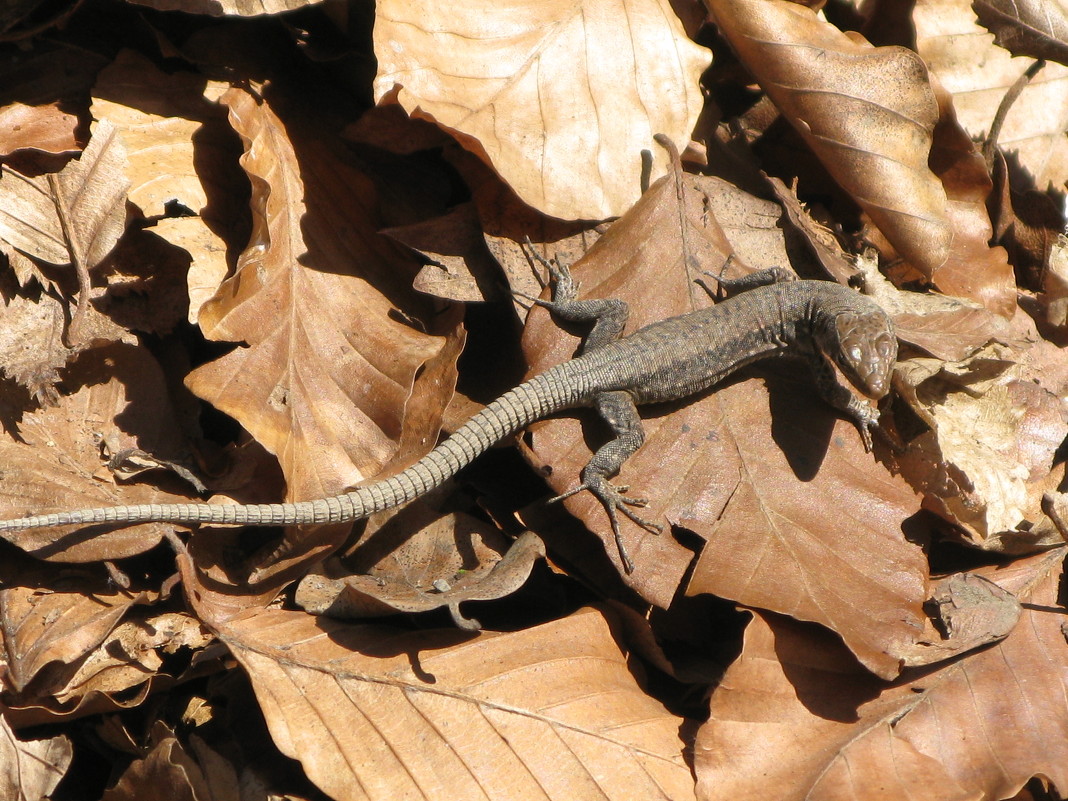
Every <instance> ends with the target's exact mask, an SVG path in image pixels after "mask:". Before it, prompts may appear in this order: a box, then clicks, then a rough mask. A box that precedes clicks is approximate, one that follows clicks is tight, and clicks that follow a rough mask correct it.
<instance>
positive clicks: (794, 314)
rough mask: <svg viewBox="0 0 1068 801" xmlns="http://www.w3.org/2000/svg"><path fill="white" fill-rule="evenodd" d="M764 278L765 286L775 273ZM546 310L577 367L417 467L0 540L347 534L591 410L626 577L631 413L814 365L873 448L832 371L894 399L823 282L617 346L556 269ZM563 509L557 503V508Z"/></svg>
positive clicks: (483, 414)
mask: <svg viewBox="0 0 1068 801" xmlns="http://www.w3.org/2000/svg"><path fill="white" fill-rule="evenodd" d="M769 275H770V274H769ZM555 277H556V279H557V282H556V284H555V286H554V300H553V301H552V302H545V301H540V303H541V304H542V305H546V306H548V307H549V308H550V309H551V310H552V311H553V312H554V313H555V314H557V315H558V316H560V317H563V318H565V319H570V320H580V321H592V322H593V323H594V326H593V330H592V331H591V333H590V336H589V337H588V338H587V340H586V344H585V347H584V351H583V353H582V355H580V356H579V357H577V358H575V359H572V360H570V361H568V362H565V363H563V364H560V365H558V366H556V367H553V368H551V369H549V370H547V371H546V372H544V373H542V374H540V375H538V376H535V377H534V378H531V379H530V380H529V381H526V382H524V383H522V384H520V385H519V386H517V387H515V388H514V389H512V390H510V391H509V392H507V393H505V394H504V395H502V396H501V397H500V398H498V399H497V400H495V401H493V402H492V403H491V404H489V405H488V406H487V407H486V408H485V409H483V410H482V411H480V412H479V413H478V414H476V415H475V416H474V417H472V418H471V419H470V420H468V421H467V422H466V423H464V424H463V425H462V426H461V427H460V428H459V429H458V430H457V431H456V432H455V433H454V434H453V435H452V436H451V437H449V438H448V439H446V440H445V441H444V442H442V443H441V444H440V445H438V446H437V447H436V448H434V449H433V450H432V451H430V452H429V453H428V454H427V455H426V456H424V457H423V458H422V459H420V460H419V461H418V462H416V463H415V464H413V465H412V466H411V467H408V468H407V469H405V470H403V471H401V472H400V473H398V474H396V475H394V476H390V477H389V478H385V479H381V480H379V481H374V482H371V483H369V484H365V485H362V486H359V487H356V488H355V489H354V490H352V491H351V492H347V493H345V494H343V495H337V496H335V497H332V498H319V499H317V500H312V501H303V502H301V503H279V504H248V505H239V504H206V503H184V504H152V505H140V506H113V507H103V508H98V509H81V510H77V511H71V512H60V513H58V514H48V515H33V516H28V517H21V518H17V519H14V520H4V521H0V531H11V530H15V529H29V528H41V527H48V526H59V525H70V524H76V525H94V524H119V525H132V524H137V523H149V522H167V523H182V524H190V523H209V524H213V523H233V524H238V525H272V526H294V525H297V526H299V525H312V524H318V523H343V522H347V521H352V520H359V519H361V518H363V517H367V516H368V515H371V514H374V513H375V512H380V511H382V510H384V509H389V508H392V507H394V506H399V505H402V504H405V503H407V502H409V501H411V500H414V499H415V498H418V497H419V496H421V495H423V494H424V493H426V492H428V491H430V490H431V489H434V488H435V487H437V486H439V485H440V484H442V483H443V482H444V481H445V480H446V479H448V478H450V477H452V476H454V475H455V474H456V473H457V471H459V470H460V469H461V468H463V467H465V466H466V465H468V464H470V463H471V462H472V461H473V460H474V459H475V458H477V457H478V456H479V455H480V454H482V453H484V452H485V451H486V450H487V449H488V448H489V447H491V446H492V445H493V444H494V443H496V442H497V441H499V440H501V439H503V438H505V437H507V436H509V435H511V434H514V433H516V432H517V431H520V430H521V429H523V428H525V427H526V426H528V425H529V424H531V423H532V422H534V421H536V420H539V419H541V418H543V417H546V416H548V415H550V414H553V413H555V412H558V411H561V410H563V409H570V408H576V407H581V406H594V407H595V408H597V410H598V411H599V412H600V413H601V415H602V416H603V417H604V418H605V419H606V421H607V422H608V424H609V425H610V427H611V428H612V430H613V432H614V433H615V435H616V436H615V439H613V440H612V441H610V442H609V443H607V444H606V445H604V446H603V447H601V448H600V449H599V450H598V451H597V453H596V454H594V456H593V458H592V459H591V460H590V462H589V464H588V465H587V466H586V467H585V468H584V469H583V471H582V483H581V485H580V486H579V487H577V488H576V489H575V490H572V492H570V493H568V494H569V495H570V494H572V493H574V492H578V491H581V490H589V491H591V492H593V493H594V495H596V496H597V497H598V499H599V500H600V501H601V503H602V504H603V505H604V507H605V510H606V512H607V513H608V517H609V519H610V521H611V523H612V528H613V531H614V532H615V533H616V542H617V545H618V547H619V551H620V557H621V560H622V562H623V565H624V567H625V568H626V569H627V570H628V571H630V570H632V569H633V565H632V564H631V561H630V558H629V557H628V555H627V553H626V550H625V549H624V548H623V545H622V542H621V540H620V538H619V527H618V522H617V517H616V514H617V512H622V513H624V514H626V515H627V516H628V517H630V518H631V519H633V520H635V521H636V522H637V523H639V524H640V525H642V526H644V527H646V528H648V529H650V530H659V529H660V527H659V526H658V525H657V524H655V523H651V522H650V521H647V520H643V519H642V518H640V517H638V516H637V515H635V514H634V512H633V511H632V510H631V509H630V508H629V507H630V506H640V505H644V501H642V500H640V499H636V498H629V497H627V496H624V495H622V494H621V493H620V491H619V490H618V489H617V488H616V487H614V486H613V485H612V484H610V483H609V481H608V479H610V478H611V477H612V476H615V475H616V474H617V473H618V472H619V469H620V467H621V466H622V465H623V462H625V461H626V459H627V458H628V457H630V456H631V455H632V454H633V453H635V452H636V451H637V450H638V448H640V447H641V444H642V440H643V439H644V432H643V431H642V428H641V420H640V418H639V417H638V415H637V411H636V409H635V404H644V403H657V402H662V401H673V400H679V399H682V398H686V397H689V396H691V395H694V394H696V393H698V392H701V391H703V390H705V389H707V388H708V387H711V386H712V385H714V384H716V383H717V382H719V381H721V380H722V379H724V378H725V377H727V376H728V375H730V374H731V373H732V372H734V371H735V370H737V369H738V368H740V367H742V366H744V365H747V364H750V363H752V362H754V361H757V360H759V359H764V358H767V357H770V356H775V355H779V354H782V353H794V354H798V355H801V356H804V357H806V358H807V359H808V361H809V364H810V365H811V366H812V368H813V371H814V373H815V376H816V385H817V388H818V389H819V391H820V394H821V395H822V396H823V397H824V398H825V399H826V400H827V401H828V402H829V403H831V404H832V405H834V406H835V407H836V408H838V409H839V410H841V411H842V412H844V413H845V414H846V415H847V416H849V417H850V418H852V419H853V420H854V422H855V423H856V425H857V427H858V429H859V430H860V432H861V436H862V437H863V438H864V442H865V445H866V446H867V447H868V448H869V450H870V445H871V437H870V434H869V430H870V429H872V428H874V427H875V424H876V418H877V413H876V411H875V409H874V408H873V407H872V406H871V404H870V403H868V402H867V401H864V400H858V398H857V397H856V395H855V393H854V392H852V391H850V390H849V389H848V388H846V387H844V386H842V385H841V384H839V382H838V380H837V377H836V374H835V372H834V370H833V369H832V368H831V367H830V366H829V364H828V361H833V362H834V363H835V364H836V365H837V366H838V367H839V368H840V370H841V373H842V374H843V375H844V376H845V378H846V379H847V380H848V381H849V382H850V383H851V384H852V385H853V388H854V389H855V390H859V392H860V393H862V394H863V395H866V396H867V397H868V398H871V399H874V400H877V399H879V398H882V397H883V396H884V395H886V394H887V392H888V391H889V388H890V372H891V369H892V368H893V365H894V362H895V360H896V358H897V339H896V337H895V336H894V328H893V324H892V323H891V321H890V318H889V317H887V315H886V313H885V312H883V311H882V309H880V308H879V307H878V306H877V305H875V303H874V302H872V301H871V300H869V299H868V298H866V297H864V296H863V295H860V294H858V293H856V292H854V291H853V290H850V289H848V288H846V287H843V286H840V285H838V284H834V283H829V282H824V281H789V282H783V283H773V284H770V285H765V286H758V287H757V288H755V289H750V290H748V291H746V292H743V293H742V294H739V295H737V296H735V297H732V298H730V299H728V300H726V301H724V302H722V303H718V304H716V305H715V306H712V307H710V308H707V309H701V310H698V311H693V312H690V313H688V314H683V315H679V316H678V317H672V318H670V319H668V320H663V321H661V322H658V323H653V324H651V325H648V326H646V327H645V328H642V329H640V330H638V331H636V332H634V333H633V334H630V335H629V336H626V337H622V338H619V334H620V333H621V331H622V329H623V325H624V323H625V321H626V314H627V309H626V304H624V303H622V301H612V300H586V301H577V300H575V299H574V284H573V283H572V281H571V279H570V275H569V274H568V273H567V271H566V270H564V269H557V270H556V271H555ZM562 497H564V496H562Z"/></svg>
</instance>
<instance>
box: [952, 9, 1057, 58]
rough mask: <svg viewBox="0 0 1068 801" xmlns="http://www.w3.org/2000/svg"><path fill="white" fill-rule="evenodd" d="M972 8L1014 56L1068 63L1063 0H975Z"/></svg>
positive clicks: (998, 40)
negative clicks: (1008, 0) (1009, 0)
mask: <svg viewBox="0 0 1068 801" xmlns="http://www.w3.org/2000/svg"><path fill="white" fill-rule="evenodd" d="M972 8H973V9H974V10H975V13H976V15H978V17H979V22H980V24H981V25H982V26H983V27H985V28H987V29H988V30H989V31H990V32H991V33H993V34H994V41H995V42H997V43H998V44H999V45H1001V46H1002V47H1004V48H1005V49H1006V50H1008V51H1009V52H1010V53H1012V54H1013V55H1014V56H1031V57H1032V58H1045V59H1049V60H1050V61H1059V62H1060V63H1062V64H1068V8H1066V7H1065V5H1064V3H1063V2H1061V0H1011V2H1007V1H1006V0H973V2H972Z"/></svg>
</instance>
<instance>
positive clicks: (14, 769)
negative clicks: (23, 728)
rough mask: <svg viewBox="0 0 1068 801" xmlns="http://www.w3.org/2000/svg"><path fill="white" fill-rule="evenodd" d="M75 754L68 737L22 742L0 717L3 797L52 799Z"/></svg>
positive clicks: (15, 800) (14, 800)
mask: <svg viewBox="0 0 1068 801" xmlns="http://www.w3.org/2000/svg"><path fill="white" fill-rule="evenodd" d="M73 754H74V749H73V748H72V746H71V742H70V740H69V739H68V738H67V737H66V736H64V735H62V734H57V735H56V736H54V737H40V738H32V739H26V740H21V739H19V738H18V737H17V736H16V734H15V732H13V731H12V730H11V726H10V724H9V723H8V721H7V718H6V717H4V716H3V715H0V765H2V766H3V768H2V769H0V795H2V796H3V797H4V798H8V799H11V801H39V799H42V798H50V797H51V795H52V791H53V790H55V789H56V785H58V784H59V782H60V779H62V778H63V776H64V775H65V774H66V772H67V768H69V767H70V762H71V758H72V757H73Z"/></svg>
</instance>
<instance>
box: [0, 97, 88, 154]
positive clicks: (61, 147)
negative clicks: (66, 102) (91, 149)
mask: <svg viewBox="0 0 1068 801" xmlns="http://www.w3.org/2000/svg"><path fill="white" fill-rule="evenodd" d="M77 124H78V118H77V117H75V116H74V115H73V114H68V113H67V112H65V111H63V110H61V109H60V108H59V104H58V103H49V104H48V105H42V106H27V105H25V104H23V103H12V104H11V105H8V106H4V107H3V108H0V156H3V157H4V159H5V160H7V159H8V158H9V157H10V156H11V154H13V153H15V152H16V151H18V150H20V149H23V148H25V149H29V150H39V151H42V152H45V153H65V152H73V151H76V150H79V149H80V148H79V147H78V142H77V141H76V140H75V138H74V129H75V127H76V126H77Z"/></svg>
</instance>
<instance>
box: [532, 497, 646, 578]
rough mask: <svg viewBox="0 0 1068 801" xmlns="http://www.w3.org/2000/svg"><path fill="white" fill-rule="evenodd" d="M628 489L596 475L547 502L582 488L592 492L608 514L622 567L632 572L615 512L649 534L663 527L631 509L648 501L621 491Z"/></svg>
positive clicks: (632, 568) (631, 562) (631, 564)
mask: <svg viewBox="0 0 1068 801" xmlns="http://www.w3.org/2000/svg"><path fill="white" fill-rule="evenodd" d="M628 489H629V487H627V486H626V485H623V486H618V487H616V486H613V485H612V484H610V483H609V482H608V481H606V480H605V479H603V478H601V477H597V478H596V479H590V480H588V481H585V482H583V483H582V484H579V485H578V486H577V487H573V488H572V489H569V490H568V491H567V492H565V493H563V494H561V495H557V496H556V497H555V498H550V499H549V503H557V502H559V501H562V500H564V499H565V498H570V497H571V496H572V495H577V494H578V493H580V492H582V491H583V490H589V491H590V492H591V493H593V495H594V496H595V497H596V498H597V500H599V501H600V502H601V506H603V507H604V510H605V513H606V514H607V515H608V521H609V522H610V523H611V524H612V536H613V537H614V539H615V541H616V550H617V551H618V552H619V560H620V561H621V562H622V563H623V569H624V570H625V571H626V572H627V573H633V572H634V562H633V561H632V560H631V558H630V554H629V553H628V552H627V546H626V545H624V544H623V536H622V535H621V534H620V531H619V517H618V515H617V512H622V513H623V514H624V515H626V516H627V518H629V519H630V520H631V521H633V522H634V523H635V524H637V525H639V526H641V527H642V528H644V529H645V530H646V531H648V532H649V533H650V534H656V535H660V534H663V533H664V527H663V526H662V525H660V524H659V523H654V522H653V521H651V520H646V519H645V518H644V517H641V516H639V515H638V514H637V513H635V512H634V511H633V510H632V509H631V507H632V506H648V505H649V501H648V500H646V499H645V498H632V497H630V496H628V495H624V494H623V493H625V492H626V491H627V490H628Z"/></svg>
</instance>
